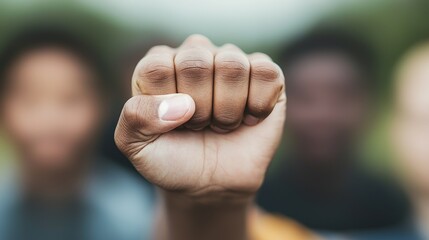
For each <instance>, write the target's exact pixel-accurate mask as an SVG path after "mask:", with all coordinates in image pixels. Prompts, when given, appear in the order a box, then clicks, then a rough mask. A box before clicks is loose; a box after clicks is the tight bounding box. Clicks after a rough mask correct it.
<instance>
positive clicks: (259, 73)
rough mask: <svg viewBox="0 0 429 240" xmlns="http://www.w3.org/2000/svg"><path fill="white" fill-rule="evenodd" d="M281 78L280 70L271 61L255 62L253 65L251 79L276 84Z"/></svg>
mask: <svg viewBox="0 0 429 240" xmlns="http://www.w3.org/2000/svg"><path fill="white" fill-rule="evenodd" d="M280 76H281V70H280V68H279V67H278V66H277V65H276V64H275V63H274V62H271V61H266V60H262V61H254V62H253V63H252V70H251V77H252V78H254V79H258V80H262V81H266V82H275V81H277V80H278V79H279V78H280Z"/></svg>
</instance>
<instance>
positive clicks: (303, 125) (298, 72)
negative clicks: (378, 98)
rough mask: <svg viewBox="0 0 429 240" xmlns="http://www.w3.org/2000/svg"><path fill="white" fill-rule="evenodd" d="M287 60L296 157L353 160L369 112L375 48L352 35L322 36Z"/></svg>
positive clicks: (297, 47)
mask: <svg viewBox="0 0 429 240" xmlns="http://www.w3.org/2000/svg"><path fill="white" fill-rule="evenodd" d="M282 56H283V59H282V67H283V68H284V70H285V75H286V81H287V89H286V91H287V96H288V108H287V111H288V113H287V128H288V130H289V133H290V136H291V141H292V142H293V144H294V145H293V149H294V151H295V154H297V155H299V157H303V158H304V159H307V160H311V161H312V163H313V164H314V163H316V162H318V163H320V164H326V163H333V162H334V161H337V160H342V159H341V158H344V157H349V156H346V155H348V154H350V151H351V150H352V149H351V148H353V147H354V143H355V141H356V140H357V136H358V134H359V133H360V132H361V131H362V128H363V126H364V125H365V124H364V123H365V122H366V119H367V117H368V113H369V112H368V110H369V108H368V102H369V99H368V97H369V95H370V91H369V88H370V85H371V84H372V83H371V81H372V80H373V78H372V63H373V61H374V60H373V58H372V53H371V49H370V48H369V47H368V46H367V45H366V44H365V43H361V42H360V41H358V40H356V39H354V38H353V37H350V36H348V35H345V34H339V33H336V32H320V33H314V34H311V35H308V36H306V37H305V38H303V39H300V40H298V41H296V42H295V43H293V44H292V45H290V46H289V47H288V48H287V49H286V50H285V51H284V52H283V54H282Z"/></svg>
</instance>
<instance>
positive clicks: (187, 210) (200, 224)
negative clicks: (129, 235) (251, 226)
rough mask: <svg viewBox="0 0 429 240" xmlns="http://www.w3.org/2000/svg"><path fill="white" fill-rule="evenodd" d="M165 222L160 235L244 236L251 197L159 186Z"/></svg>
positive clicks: (176, 238)
mask: <svg viewBox="0 0 429 240" xmlns="http://www.w3.org/2000/svg"><path fill="white" fill-rule="evenodd" d="M159 195H160V197H161V201H160V202H161V208H162V209H163V210H162V212H163V214H162V215H163V216H161V219H165V221H166V224H167V229H168V230H167V231H166V233H165V234H166V236H165V237H164V238H162V239H168V240H182V239H187V240H189V238H188V237H187V236H196V238H195V239H210V240H211V239H213V240H214V239H228V240H229V239H234V240H241V239H247V220H248V213H249V209H250V207H251V206H252V198H249V197H246V198H238V199H237V198H233V199H231V198H226V199H216V200H213V199H211V200H210V199H209V198H210V197H209V196H204V197H198V198H196V197H194V196H189V195H186V194H181V193H176V192H166V191H164V190H159Z"/></svg>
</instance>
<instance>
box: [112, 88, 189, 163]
mask: <svg viewBox="0 0 429 240" xmlns="http://www.w3.org/2000/svg"><path fill="white" fill-rule="evenodd" d="M194 112H195V103H194V100H193V99H192V98H191V97H190V96H189V95H187V94H181V93H179V94H168V95H139V96H135V97H132V98H131V99H130V100H128V101H127V103H125V105H124V108H123V109H122V113H121V117H120V118H119V122H118V125H117V127H116V131H115V142H116V144H117V146H118V147H119V149H120V150H121V151H122V152H124V153H125V154H126V155H128V154H129V150H130V149H135V148H134V147H133V146H131V145H133V144H136V143H138V144H139V145H141V144H142V143H143V146H145V145H146V144H147V143H150V142H151V141H153V140H154V139H155V138H156V137H157V136H158V135H160V134H162V133H166V132H168V131H171V130H173V129H175V128H177V127H179V126H180V125H182V124H184V123H185V122H187V121H188V120H189V119H190V118H191V117H192V115H193V114H194ZM145 143H146V144H145Z"/></svg>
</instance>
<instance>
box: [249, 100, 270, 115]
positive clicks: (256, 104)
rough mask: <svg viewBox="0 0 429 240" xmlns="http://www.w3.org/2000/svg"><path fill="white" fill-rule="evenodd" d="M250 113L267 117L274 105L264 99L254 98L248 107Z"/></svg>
mask: <svg viewBox="0 0 429 240" xmlns="http://www.w3.org/2000/svg"><path fill="white" fill-rule="evenodd" d="M248 110H249V112H250V114H252V115H254V116H256V117H267V116H268V115H270V113H271V111H272V107H271V105H270V103H269V102H267V101H264V100H262V99H259V100H254V101H253V102H252V103H251V104H250V105H249V107H248Z"/></svg>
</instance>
